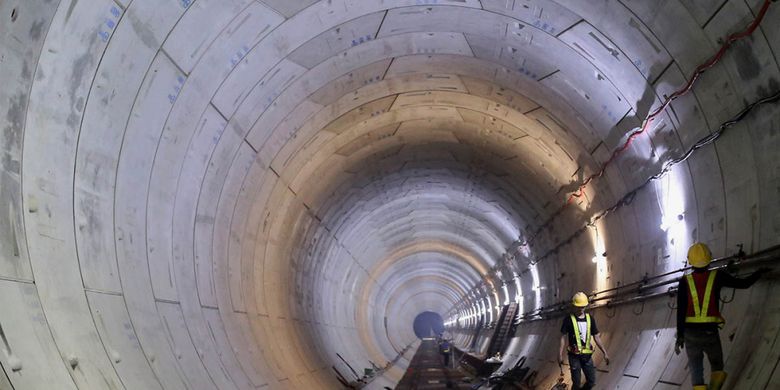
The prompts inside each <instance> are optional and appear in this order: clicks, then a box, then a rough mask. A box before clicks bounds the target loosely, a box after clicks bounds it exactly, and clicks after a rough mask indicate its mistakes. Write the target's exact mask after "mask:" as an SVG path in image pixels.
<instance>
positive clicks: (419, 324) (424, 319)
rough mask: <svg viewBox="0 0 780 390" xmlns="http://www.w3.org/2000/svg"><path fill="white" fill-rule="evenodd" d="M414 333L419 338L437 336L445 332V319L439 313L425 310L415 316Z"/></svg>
mask: <svg viewBox="0 0 780 390" xmlns="http://www.w3.org/2000/svg"><path fill="white" fill-rule="evenodd" d="M412 327H413V328H414V335H415V336H417V338H419V339H423V338H427V337H436V336H440V335H441V334H442V333H444V320H443V319H442V318H441V315H440V314H439V313H434V312H432V311H424V312H422V313H420V314H418V315H417V317H414V323H413V324H412Z"/></svg>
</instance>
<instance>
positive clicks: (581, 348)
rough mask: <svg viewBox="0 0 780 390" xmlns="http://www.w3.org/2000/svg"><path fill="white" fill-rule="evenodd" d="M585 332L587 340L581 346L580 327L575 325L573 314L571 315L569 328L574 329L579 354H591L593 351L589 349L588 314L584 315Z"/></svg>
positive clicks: (575, 319) (575, 320)
mask: <svg viewBox="0 0 780 390" xmlns="http://www.w3.org/2000/svg"><path fill="white" fill-rule="evenodd" d="M585 322H586V327H585V332H586V333H587V340H585V345H584V346H583V345H582V339H581V338H580V327H579V326H578V325H577V318H576V317H574V314H572V315H571V326H572V327H573V328H574V339H575V340H577V351H579V353H593V350H592V349H590V336H591V335H590V314H585Z"/></svg>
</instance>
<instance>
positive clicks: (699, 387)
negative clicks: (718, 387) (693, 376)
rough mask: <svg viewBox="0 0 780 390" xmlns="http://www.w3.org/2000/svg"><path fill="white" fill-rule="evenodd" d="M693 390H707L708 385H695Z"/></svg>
mask: <svg viewBox="0 0 780 390" xmlns="http://www.w3.org/2000/svg"><path fill="white" fill-rule="evenodd" d="M693 390H707V385H695V386H693Z"/></svg>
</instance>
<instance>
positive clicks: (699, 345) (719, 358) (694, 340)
mask: <svg viewBox="0 0 780 390" xmlns="http://www.w3.org/2000/svg"><path fill="white" fill-rule="evenodd" d="M684 340H685V353H686V354H687V355H688V367H689V368H690V369H691V384H693V385H694V386H696V385H703V384H704V354H705V353H706V354H707V358H708V359H709V361H710V367H711V368H712V371H723V349H722V348H721V346H720V335H719V334H718V329H717V328H716V327H712V328H690V327H689V328H686V329H685V337H684Z"/></svg>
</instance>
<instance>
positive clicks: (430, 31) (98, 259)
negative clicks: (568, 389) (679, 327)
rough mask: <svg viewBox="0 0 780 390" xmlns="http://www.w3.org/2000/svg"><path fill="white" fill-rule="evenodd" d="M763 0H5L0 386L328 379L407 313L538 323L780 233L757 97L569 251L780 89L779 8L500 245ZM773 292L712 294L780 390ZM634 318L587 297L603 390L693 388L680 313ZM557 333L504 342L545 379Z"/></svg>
mask: <svg viewBox="0 0 780 390" xmlns="http://www.w3.org/2000/svg"><path fill="white" fill-rule="evenodd" d="M761 3H762V2H761V1H759V0H749V1H743V0H729V1H725V2H722V1H705V2H698V3H692V2H687V1H683V0H667V1H665V2H662V3H659V4H652V3H649V2H637V1H616V0H615V1H604V2H599V3H597V4H585V3H584V2H577V1H564V0H560V1H542V0H533V1H522V2H521V1H519V0H518V1H510V2H507V1H499V0H482V1H475V0H466V1H456V0H438V1H433V0H431V1H428V0H425V1H419V0H415V1H411V0H392V1H387V0H385V1H380V0H361V1H347V0H333V1H308V0H307V1H284V2H282V1H276V0H273V1H272V0H267V1H253V0H229V1H215V0H195V1H190V0H175V1H174V0H166V1H164V2H154V1H151V0H116V1H112V0H93V1H90V2H85V1H81V2H79V1H67V0H66V1H61V2H49V1H45V0H27V1H19V0H12V1H7V2H4V3H2V4H0V18H2V19H1V20H2V23H0V31H2V34H0V48H2V50H1V51H0V54H1V55H2V56H1V57H0V64H2V66H0V81H2V85H4V88H2V90H0V102H2V110H0V112H7V115H5V116H4V117H0V128H2V129H3V135H4V138H3V143H2V151H3V160H2V161H3V164H2V167H0V169H2V171H1V172H2V174H1V175H0V184H1V185H0V201H2V203H3V204H2V205H0V208H3V209H6V210H8V212H7V213H8V215H9V218H8V219H3V221H0V248H1V249H2V255H0V307H2V308H3V309H4V313H6V315H7V317H5V316H4V318H7V319H4V318H0V326H1V327H2V330H3V332H4V334H5V335H6V339H7V342H6V343H5V345H4V346H3V347H4V352H5V353H0V364H2V367H3V368H4V375H0V388H5V387H8V388H17V389H35V388H42V386H47V385H51V384H56V387H57V388H62V389H75V388H83V389H92V388H117V389H120V388H128V389H135V388H144V389H155V388H157V389H163V388H165V389H184V388H204V389H208V388H220V389H222V388H224V389H230V388H236V389H239V388H240V389H244V388H252V389H254V388H338V387H339V384H338V382H337V381H336V379H335V376H334V375H333V370H332V368H331V366H336V367H337V368H338V369H339V371H341V372H342V373H344V374H347V373H348V369H347V368H346V366H345V365H344V364H343V363H342V362H341V361H340V359H338V358H337V356H336V354H337V353H338V354H339V355H341V356H342V357H344V359H346V361H347V362H348V363H349V364H350V365H351V366H353V367H356V368H362V367H368V366H369V361H372V362H375V363H378V364H380V365H381V364H383V363H384V362H387V361H390V360H391V359H393V358H394V357H395V354H397V353H398V351H399V350H400V349H401V348H403V347H404V346H406V345H407V344H409V343H412V342H413V341H414V340H415V339H416V337H415V336H414V333H413V331H412V326H411V325H412V320H413V319H414V317H415V316H416V315H417V314H419V313H420V312H421V311H425V310H435V311H437V312H440V314H442V315H443V316H445V314H449V315H451V316H450V317H446V316H445V321H451V320H453V319H455V318H456V317H458V316H460V317H464V318H465V317H466V316H469V315H471V316H472V317H470V318H469V319H468V321H469V323H470V324H471V325H474V324H475V323H476V316H475V315H474V313H478V312H481V311H489V312H490V314H488V316H489V318H494V317H495V315H496V314H497V311H496V306H498V305H500V304H503V303H504V302H508V301H518V300H519V301H521V302H519V303H521V304H522V307H523V308H524V311H530V310H533V309H535V308H538V307H542V306H545V305H548V304H552V303H555V302H558V301H561V300H563V299H565V298H566V297H567V296H570V295H571V294H572V293H573V292H574V291H578V290H586V291H590V290H597V289H599V288H607V287H611V286H615V285H616V284H617V283H627V282H632V281H635V280H639V279H641V278H642V276H643V275H654V274H658V273H660V272H664V271H667V270H670V269H673V268H676V267H679V266H680V265H681V261H682V260H683V259H684V251H685V249H686V248H687V245H688V244H689V243H691V242H693V241H695V240H700V241H704V242H707V243H708V244H710V246H711V247H712V248H713V250H714V252H715V254H716V255H724V254H728V253H730V252H731V251H733V250H734V248H735V246H736V244H739V243H743V244H745V248H746V250H748V251H751V252H752V251H757V250H759V249H763V248H768V247H771V246H773V245H777V244H778V237H780V234H778V227H777V224H776V223H775V222H776V217H777V216H778V215H780V205H778V204H777V202H774V201H773V200H774V199H776V196H775V195H776V194H774V192H773V191H774V190H773V188H774V187H776V185H775V184H776V181H777V172H778V169H780V165H778V164H780V163H778V162H777V161H776V159H775V158H773V157H772V156H773V155H775V153H774V152H773V151H775V150H777V148H778V146H780V145H779V143H780V137H778V135H777V132H776V131H774V130H776V129H777V128H779V127H780V121H779V120H778V118H779V117H780V115H778V108H777V107H775V106H767V107H766V108H762V109H761V110H760V111H757V113H756V114H755V116H751V117H748V118H746V119H745V121H743V122H741V123H740V124H739V125H737V127H736V128H735V131H733V132H729V133H726V135H724V137H723V138H722V139H721V140H719V141H718V142H717V143H716V144H714V147H709V148H705V149H701V151H700V152H697V154H695V155H694V156H693V157H691V158H690V159H689V160H687V161H686V163H685V164H684V165H680V166H679V167H676V168H675V169H674V170H673V171H672V172H671V173H670V174H668V175H667V177H666V178H665V179H664V180H662V181H659V182H658V183H656V184H654V185H653V186H651V187H649V188H648V189H646V190H645V191H643V192H640V193H638V195H637V197H636V199H635V200H634V202H633V203H632V204H630V205H628V206H626V207H624V208H622V209H620V210H619V211H618V212H616V213H615V214H613V215H611V216H609V217H607V218H605V219H602V220H600V221H599V222H598V223H597V224H596V225H595V229H591V230H589V233H588V234H585V235H580V236H578V237H575V238H574V239H572V240H571V241H570V242H569V243H568V244H566V245H562V246H559V244H560V243H561V241H562V240H564V239H566V238H567V237H569V236H570V235H571V234H572V232H574V231H575V230H576V229H577V228H579V227H580V226H581V225H582V224H583V222H584V221H587V220H588V218H589V216H591V215H593V213H595V212H598V211H600V210H603V209H605V208H607V207H609V206H611V205H612V204H613V203H614V202H615V201H617V200H618V199H619V198H620V197H621V196H623V195H624V194H625V193H626V192H627V191H629V190H631V189H632V188H634V187H636V186H637V185H638V184H639V183H641V182H642V181H644V180H645V179H646V177H647V176H648V175H650V174H653V173H655V172H657V171H658V170H659V169H660V167H661V166H662V164H663V163H664V162H665V161H666V160H667V159H668V158H670V157H672V156H676V155H678V154H679V153H681V152H682V151H683V150H685V149H686V148H687V147H689V146H690V145H691V144H692V143H693V142H695V141H696V140H698V139H700V138H701V137H702V136H704V135H706V134H707V133H709V132H711V131H713V129H715V128H717V126H718V125H719V124H720V123H722V122H723V121H725V120H726V119H728V118H730V117H731V116H733V115H734V114H735V113H736V112H738V111H739V110H740V109H741V108H742V107H743V106H744V105H745V104H746V102H752V101H755V100H757V99H758V98H760V97H763V96H766V94H767V93H770V92H772V90H773V89H776V88H777V86H778V82H777V80H779V79H780V69H779V68H778V55H777V54H776V53H780V23H777V21H778V20H780V14H779V12H780V11H778V7H776V6H773V7H770V9H769V11H768V13H767V16H766V21H765V22H764V23H763V24H762V25H761V26H760V27H759V29H758V30H757V32H756V33H755V34H754V35H753V36H752V37H751V39H750V40H749V41H744V42H740V43H738V44H736V45H735V46H734V47H733V48H732V50H731V51H729V52H728V53H727V54H726V56H725V57H724V59H723V61H722V62H721V63H720V64H718V65H717V66H715V67H713V68H712V69H710V70H708V71H707V73H706V74H704V75H703V76H702V77H701V79H700V80H699V81H698V83H697V85H696V87H695V89H694V90H693V92H692V93H691V94H689V95H686V96H684V97H681V98H679V99H677V100H675V101H674V102H673V103H672V106H671V108H670V109H667V110H666V111H664V114H663V116H662V117H661V118H660V119H659V120H658V121H657V122H655V123H654V125H653V126H652V127H651V129H650V131H649V132H648V134H647V136H645V137H641V138H639V139H638V140H637V141H636V142H635V143H634V144H633V145H632V147H631V148H630V149H628V150H627V151H626V153H625V154H624V155H623V156H622V157H621V159H620V160H619V161H618V163H617V164H615V165H612V166H610V168H608V169H607V170H606V172H605V175H604V177H602V178H601V179H599V180H597V181H596V182H594V183H593V184H592V185H590V186H589V187H587V188H586V189H585V196H584V197H583V198H581V199H580V200H579V201H578V202H577V203H576V204H575V206H574V207H573V208H570V209H569V210H568V211H567V212H564V213H563V214H561V215H559V216H557V217H555V218H553V219H552V224H551V225H550V226H549V228H547V229H545V230H544V231H543V232H542V233H541V234H540V235H539V237H538V238H537V239H536V240H534V243H533V245H531V246H530V247H523V248H517V247H515V246H514V244H515V243H516V242H517V241H518V240H520V241H522V239H523V238H524V237H527V236H528V235H529V234H530V233H531V232H533V231H535V230H536V229H537V228H538V227H539V226H541V225H542V224H543V223H544V222H545V221H547V220H548V219H550V217H551V216H552V215H553V213H554V212H555V211H556V209H557V207H558V205H559V204H560V203H562V202H563V201H564V200H565V198H566V196H568V194H570V193H571V192H572V191H574V190H576V187H577V183H578V182H579V181H580V180H582V178H583V177H586V176H587V175H589V174H590V173H592V172H595V171H596V170H597V169H598V167H599V166H600V164H601V163H603V162H604V161H606V159H607V157H608V155H609V153H611V151H612V150H614V149H615V148H616V147H617V146H618V145H619V144H620V143H621V142H622V141H623V140H624V137H625V135H626V133H627V132H629V131H631V130H632V129H634V128H636V127H637V126H639V125H640V124H641V122H640V121H641V119H642V118H643V115H645V114H646V113H647V112H649V110H651V109H652V108H655V107H657V106H658V105H659V104H660V102H661V100H662V99H663V98H664V95H665V94H668V93H670V92H671V91H672V90H674V89H676V88H677V87H679V86H680V85H682V84H683V83H684V81H685V79H686V78H687V77H688V75H689V74H690V73H691V71H692V70H693V69H694V68H695V67H696V66H697V65H698V64H699V63H701V62H702V61H703V60H705V59H707V58H708V57H709V56H710V55H711V54H712V53H713V52H714V51H715V50H716V48H717V46H718V45H719V43H718V39H720V38H722V37H723V36H725V35H726V34H728V33H731V32H734V31H737V30H739V29H741V28H743V27H744V25H745V24H746V23H747V22H749V21H750V20H752V18H753V17H754V16H755V13H756V12H757V9H758V8H759V7H760V5H761ZM12 10H13V12H12ZM12 14H13V15H14V16H13V18H9V15H12ZM12 19H13V20H12ZM677 215H682V216H683V218H682V219H681V221H682V222H673V223H669V222H668V221H669V220H675V219H674V218H671V219H670V216H671V217H675V216H677ZM660 225H673V226H667V228H666V229H660V228H659V226H660ZM553 248H554V249H555V250H554V251H553V250H552V249H553ZM599 253H607V255H606V257H604V258H603V259H597V260H598V261H596V262H592V261H591V258H594V255H598V254H599ZM596 257H597V256H596ZM540 258H543V261H539V259H540ZM507 259H511V260H509V261H507ZM562 274H563V275H562ZM773 287H774V283H773V282H765V283H761V284H760V285H759V286H758V287H755V288H754V289H753V290H751V292H750V293H745V294H743V293H737V295H736V296H735V301H734V303H731V304H727V305H725V309H724V314H725V315H726V317H727V318H734V319H737V318H739V319H741V320H740V321H736V320H735V321H733V322H730V323H727V325H726V328H725V329H724V331H723V334H724V335H728V337H726V338H724V340H723V343H724V348H725V351H726V353H727V356H728V357H729V359H728V361H727V366H728V367H729V368H730V369H732V370H738V371H737V372H740V373H756V374H755V375H753V374H750V375H747V374H744V375H740V374H736V375H734V377H733V378H732V379H731V382H730V384H731V385H732V386H736V385H739V386H747V387H762V386H764V387H767V386H768V387H771V386H772V385H773V384H777V383H778V381H780V374H778V373H775V370H774V365H773V363H774V360H773V359H771V358H770V357H771V356H773V352H772V348H771V346H772V343H773V340H775V339H776V337H777V330H776V329H775V328H773V325H772V324H774V323H776V318H775V317H774V316H773V315H772V314H771V313H772V312H773V311H772V310H773V308H776V307H777V305H778V303H777V302H775V301H776V300H775V299H774V298H772V296H773V295H772V294H771V293H772V291H773ZM756 305H761V306H762V307H764V310H763V311H751V310H750V309H751V308H752V307H755V306H756ZM648 306H649V307H646V308H645V311H644V312H643V314H641V315H639V316H635V315H634V314H633V312H632V310H633V309H635V308H632V307H625V308H620V309H617V310H616V313H615V314H614V315H615V317H613V318H612V319H609V318H607V317H606V314H605V313H603V312H601V311H597V312H596V316H597V318H598V319H599V321H600V324H606V325H602V327H603V330H604V333H605V341H606V342H607V344H608V347H609V348H610V349H611V350H616V351H619V352H616V353H614V354H613V361H614V362H615V363H614V364H616V367H618V368H615V369H609V370H608V371H606V372H604V373H602V377H603V378H604V380H603V382H602V383H604V386H607V387H609V386H612V387H616V386H618V385H620V386H621V387H623V386H626V387H629V386H633V387H634V388H651V387H653V386H655V387H657V388H681V387H685V386H687V385H689V384H690V383H689V382H690V379H688V378H687V372H686V369H685V365H684V360H681V357H679V356H675V355H673V353H671V350H670V347H671V346H672V345H673V338H674V330H673V324H674V323H673V320H674V319H673V314H670V311H669V309H668V308H667V307H666V303H665V302H660V301H659V302H654V303H648ZM8 318H10V320H9V319H8ZM385 318H387V326H385ZM637 318H639V320H637ZM461 322H463V321H461ZM551 323H555V321H552V322H551ZM551 323H550V322H544V321H542V322H530V323H527V324H521V325H520V326H519V328H518V332H517V334H516V338H515V339H514V340H513V341H512V344H511V346H510V348H509V350H508V355H509V356H512V357H513V358H517V357H519V356H520V355H526V356H529V357H530V361H532V362H534V364H535V365H536V367H537V369H538V370H539V371H540V373H542V374H551V373H554V372H555V370H557V367H553V366H552V365H551V364H550V361H551V359H552V358H551V356H552V355H551V354H553V352H551V348H550V346H551V345H553V344H554V343H555V342H556V340H555V336H556V332H557V329H555V328H556V326H550V324H551ZM450 324H452V322H450ZM625 324H631V325H629V326H625ZM550 329H552V330H550ZM450 331H451V332H452V333H453V335H454V337H455V340H456V344H459V345H461V346H463V345H467V344H469V343H470V342H471V341H472V336H473V335H471V334H470V333H469V332H470V331H471V330H470V329H467V328H458V327H452V326H451V327H450ZM724 337H725V336H724ZM551 340H552V341H551ZM478 342H479V343H484V339H480V340H478ZM745 345H756V347H755V348H754V349H752V350H751V348H748V347H745ZM751 354H752V356H751ZM409 357H410V355H405V356H404V357H402V358H401V360H399V362H398V363H397V364H396V365H394V366H393V367H392V368H391V369H389V370H388V371H387V372H385V373H384V375H383V376H382V377H380V378H378V379H376V380H375V382H374V383H372V386H375V387H378V388H381V387H382V386H385V385H390V386H392V385H393V384H394V383H396V382H397V381H398V380H399V379H400V377H401V375H402V374H403V369H404V368H405V366H406V364H408V358H409ZM775 360H776V359H775ZM597 363H598V364H601V362H599V361H597ZM18 367H21V369H18V370H17V369H16V368H18ZM600 367H602V368H603V366H601V365H600ZM621 367H622V370H621ZM29 373H35V375H30V374H29ZM541 377H544V375H541ZM547 384H548V383H547V382H544V379H543V380H542V382H541V384H540V385H541V386H545V385H547ZM548 387H549V386H548ZM48 388H50V387H48Z"/></svg>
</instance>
